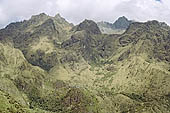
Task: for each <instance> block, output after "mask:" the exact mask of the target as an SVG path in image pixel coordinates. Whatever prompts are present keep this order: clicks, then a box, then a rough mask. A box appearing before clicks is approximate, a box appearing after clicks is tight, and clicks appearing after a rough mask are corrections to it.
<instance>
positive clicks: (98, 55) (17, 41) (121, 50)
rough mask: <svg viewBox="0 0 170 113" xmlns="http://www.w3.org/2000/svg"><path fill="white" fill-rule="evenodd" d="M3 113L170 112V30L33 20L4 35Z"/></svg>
mask: <svg viewBox="0 0 170 113" xmlns="http://www.w3.org/2000/svg"><path fill="white" fill-rule="evenodd" d="M0 112H2V113H170V27H169V26H168V25H167V24H166V23H163V22H158V21H156V20H152V21H147V22H135V21H131V20H128V19H127V18H126V17H124V16H123V17H120V18H119V19H118V20H117V21H115V23H113V24H112V23H108V22H99V23H96V22H94V21H93V20H87V19H85V20H84V21H83V22H81V23H80V24H78V25H73V24H72V23H69V22H67V21H66V20H65V19H64V18H63V17H61V16H60V15H59V14H57V15H56V16H54V17H51V16H48V15H46V14H45V13H41V14H39V15H33V16H32V17H31V18H30V19H29V20H24V21H21V22H15V23H11V24H9V25H7V26H6V27H5V28H3V29H1V30H0Z"/></svg>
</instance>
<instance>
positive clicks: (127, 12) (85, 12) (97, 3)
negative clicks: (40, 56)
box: [0, 0, 170, 28]
mask: <svg viewBox="0 0 170 113" xmlns="http://www.w3.org/2000/svg"><path fill="white" fill-rule="evenodd" d="M42 12H45V13H46V14H48V15H51V16H54V15H55V14H57V13H60V14H61V15H62V16H63V17H64V18H66V19H67V20H68V21H69V22H72V23H74V24H77V23H79V22H81V21H83V20H84V19H85V18H87V19H92V20H95V21H101V20H103V21H109V22H114V21H115V19H117V18H118V17H120V16H126V17H127V18H129V19H133V20H136V21H147V20H153V19H156V20H159V21H164V22H167V23H168V24H170V0H161V1H160V0H0V27H1V28H2V27H4V26H6V25H7V24H9V23H11V22H15V21H20V20H23V19H29V18H30V17H31V15H35V14H39V13H42Z"/></svg>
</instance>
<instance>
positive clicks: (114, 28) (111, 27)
mask: <svg viewBox="0 0 170 113" xmlns="http://www.w3.org/2000/svg"><path fill="white" fill-rule="evenodd" d="M133 22H134V21H132V20H128V19H127V18H126V17H125V16H122V17H119V18H118V19H117V20H116V21H115V22H114V23H109V22H105V21H102V22H98V23H97V25H98V26H99V28H100V30H101V32H102V33H104V34H122V33H123V32H125V31H126V29H127V28H128V27H129V25H130V24H131V23H133Z"/></svg>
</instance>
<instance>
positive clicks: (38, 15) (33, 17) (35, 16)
mask: <svg viewBox="0 0 170 113" xmlns="http://www.w3.org/2000/svg"><path fill="white" fill-rule="evenodd" d="M44 17H49V16H48V15H47V14H45V13H40V14H37V15H33V16H31V19H37V18H44Z"/></svg>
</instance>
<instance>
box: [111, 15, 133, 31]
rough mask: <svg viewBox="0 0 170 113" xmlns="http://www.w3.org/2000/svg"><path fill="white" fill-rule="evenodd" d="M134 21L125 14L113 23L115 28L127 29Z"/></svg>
mask: <svg viewBox="0 0 170 113" xmlns="http://www.w3.org/2000/svg"><path fill="white" fill-rule="evenodd" d="M131 23H132V22H131V21H130V20H128V19H127V18H126V17H125V16H122V17H119V18H118V19H117V20H116V21H115V22H114V24H113V27H114V28H115V29H127V28H128V26H129V25H130V24H131Z"/></svg>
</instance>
